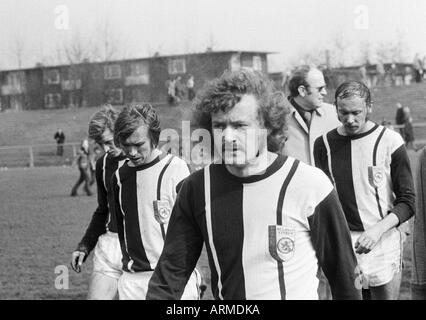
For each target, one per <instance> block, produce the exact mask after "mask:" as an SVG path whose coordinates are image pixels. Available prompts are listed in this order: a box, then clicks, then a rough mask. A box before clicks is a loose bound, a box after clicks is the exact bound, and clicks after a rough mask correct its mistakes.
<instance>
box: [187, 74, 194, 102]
mask: <svg viewBox="0 0 426 320" xmlns="http://www.w3.org/2000/svg"><path fill="white" fill-rule="evenodd" d="M194 85H195V84H194V76H193V75H192V74H190V75H189V78H188V80H187V81H186V89H187V90H188V100H189V101H192V100H194V98H195V89H194Z"/></svg>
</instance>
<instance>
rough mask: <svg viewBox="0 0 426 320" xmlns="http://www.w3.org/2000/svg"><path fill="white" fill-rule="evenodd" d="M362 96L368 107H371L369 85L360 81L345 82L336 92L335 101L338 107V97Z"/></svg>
mask: <svg viewBox="0 0 426 320" xmlns="http://www.w3.org/2000/svg"><path fill="white" fill-rule="evenodd" d="M352 97H360V98H361V99H364V101H365V103H366V105H367V107H371V93H370V89H368V87H367V86H366V85H365V84H364V83H362V82H360V81H346V82H343V83H342V84H341V85H340V86H339V87H338V88H337V89H336V93H335V94H334V103H335V105H336V107H337V99H347V98H352Z"/></svg>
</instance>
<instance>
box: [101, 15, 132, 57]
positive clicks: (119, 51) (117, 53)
mask: <svg viewBox="0 0 426 320" xmlns="http://www.w3.org/2000/svg"><path fill="white" fill-rule="evenodd" d="M97 29H98V38H99V45H98V50H97V51H98V56H99V57H100V60H102V61H110V60H114V59H120V58H123V57H125V56H128V55H129V52H128V51H127V48H128V47H129V46H128V45H127V42H128V41H127V40H126V41H125V40H124V39H126V38H124V37H123V36H122V35H120V34H119V33H118V32H117V29H116V28H115V27H114V26H113V25H112V23H111V20H110V19H107V18H104V19H103V21H102V22H101V23H100V24H99V26H98V28H97ZM127 39H128V38H127Z"/></svg>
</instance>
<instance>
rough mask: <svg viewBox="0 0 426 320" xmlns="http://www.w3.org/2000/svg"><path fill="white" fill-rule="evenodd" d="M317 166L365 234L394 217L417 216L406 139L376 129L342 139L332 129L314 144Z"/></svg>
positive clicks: (354, 228)
mask: <svg viewBox="0 0 426 320" xmlns="http://www.w3.org/2000/svg"><path fill="white" fill-rule="evenodd" d="M314 156H315V164H316V166H317V167H319V168H321V169H322V170H323V171H324V172H325V173H326V174H327V175H328V176H329V178H330V179H331V181H333V183H334V184H335V187H336V189H337V192H338V195H339V198H340V201H341V203H342V207H343V210H344V212H345V215H346V219H347V221H348V224H349V228H350V230H352V231H364V230H366V229H368V228H370V227H371V226H373V225H375V224H376V223H377V222H379V221H380V220H381V219H383V218H384V217H385V216H386V215H387V214H388V213H389V212H393V213H395V214H396V216H397V217H398V219H399V223H403V222H405V221H406V220H408V219H409V218H410V217H411V216H412V215H414V205H415V204H414V201H415V196H414V184H413V178H412V175H411V168H410V161H409V159H408V155H407V151H406V149H405V145H404V141H403V139H402V137H401V136H400V135H399V134H398V133H397V132H395V131H393V130H389V129H387V128H385V127H383V126H381V125H378V124H375V125H374V127H373V128H371V129H370V130H369V131H367V132H365V133H361V134H358V135H355V136H342V135H340V134H339V133H338V132H337V129H334V130H332V131H330V132H328V133H326V134H324V135H323V136H322V137H319V138H318V139H317V140H316V142H315V147H314Z"/></svg>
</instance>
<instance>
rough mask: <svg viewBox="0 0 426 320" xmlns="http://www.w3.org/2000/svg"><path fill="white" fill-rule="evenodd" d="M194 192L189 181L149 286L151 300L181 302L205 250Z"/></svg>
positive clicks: (178, 198)
mask: <svg viewBox="0 0 426 320" xmlns="http://www.w3.org/2000/svg"><path fill="white" fill-rule="evenodd" d="M191 199H193V192H191V185H190V182H189V181H187V180H185V181H184V183H183V185H182V188H181V190H180V191H179V193H178V195H177V200H176V203H175V205H174V207H173V210H172V214H171V218H170V221H169V226H168V229H167V235H166V240H165V244H164V248H163V251H162V254H161V256H160V259H159V261H158V263H157V266H156V268H155V271H154V274H153V276H152V278H151V280H150V282H149V286H148V293H147V296H146V299H147V300H179V299H180V298H181V296H182V293H183V291H184V289H185V286H186V283H187V281H188V279H189V277H190V275H191V273H192V272H193V270H194V268H195V266H196V263H197V261H198V258H199V257H200V254H201V250H202V247H203V237H202V234H201V231H200V229H199V226H198V225H197V223H196V221H195V220H194V216H193V205H192V203H191Z"/></svg>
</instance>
